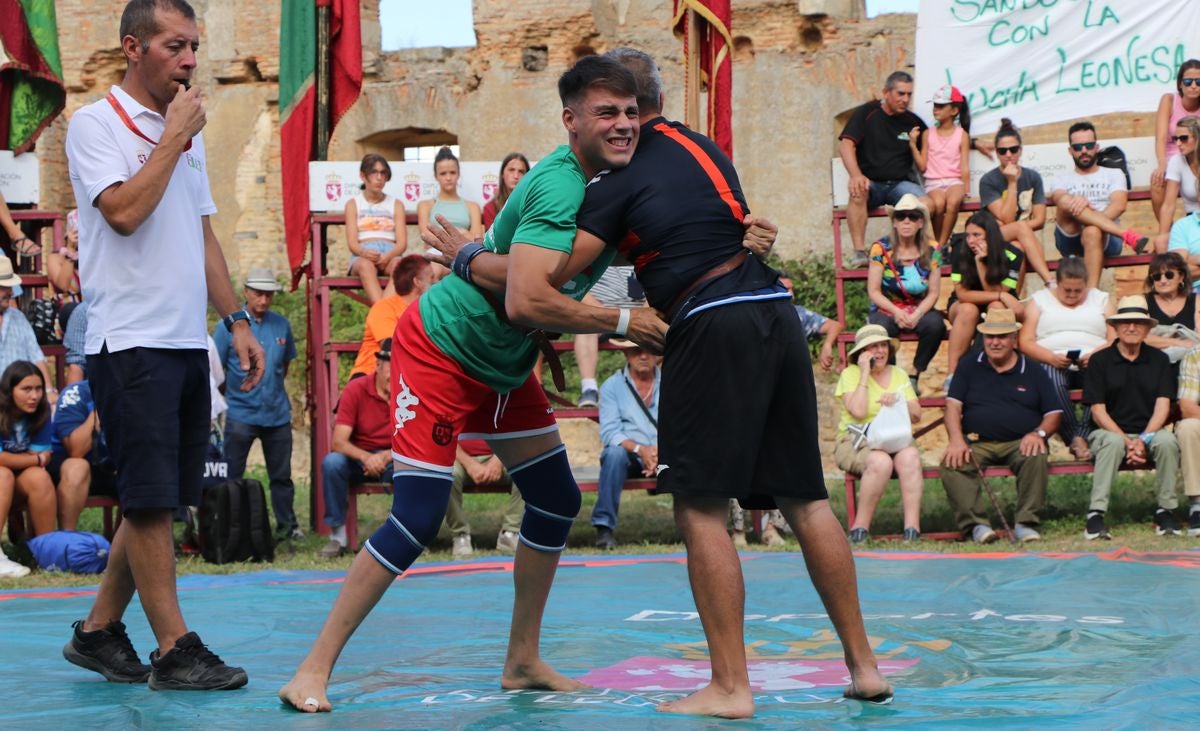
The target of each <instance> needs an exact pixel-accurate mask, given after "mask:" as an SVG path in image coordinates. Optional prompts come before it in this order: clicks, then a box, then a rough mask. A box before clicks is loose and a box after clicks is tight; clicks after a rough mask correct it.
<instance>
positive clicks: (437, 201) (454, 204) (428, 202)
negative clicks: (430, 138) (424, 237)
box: [417, 147, 483, 240]
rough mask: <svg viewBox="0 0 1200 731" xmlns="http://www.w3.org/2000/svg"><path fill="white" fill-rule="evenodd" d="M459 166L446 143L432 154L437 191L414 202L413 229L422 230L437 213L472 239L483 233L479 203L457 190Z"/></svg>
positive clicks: (434, 218) (434, 219)
mask: <svg viewBox="0 0 1200 731" xmlns="http://www.w3.org/2000/svg"><path fill="white" fill-rule="evenodd" d="M460 172H461V168H460V167H459V164H458V158H457V157H455V156H454V153H453V152H451V151H450V148H449V147H442V149H440V150H438V152H437V155H435V156H434V158H433V175H434V177H435V178H437V183H438V193H437V195H436V196H434V197H433V198H427V199H425V200H423V201H421V202H420V203H418V204H417V230H418V231H424V230H425V229H426V228H428V227H429V224H430V222H431V221H436V220H437V217H438V216H441V217H442V218H445V219H446V220H447V221H449V222H450V223H452V224H454V226H455V227H456V228H457V229H458V230H459V231H462V232H463V234H464V235H465V236H466V237H467V238H469V239H471V240H475V239H478V238H480V237H481V236H483V214H482V212H481V211H480V210H479V204H478V203H476V202H475V201H469V200H466V199H464V198H462V197H461V196H460V195H459V194H458V181H459V176H460Z"/></svg>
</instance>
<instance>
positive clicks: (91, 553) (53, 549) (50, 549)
mask: <svg viewBox="0 0 1200 731" xmlns="http://www.w3.org/2000/svg"><path fill="white" fill-rule="evenodd" d="M110 548H111V546H109V543H108V540H107V539H106V538H105V537H104V536H102V535H98V534H96V533H88V532H86V531H78V530H56V531H53V532H51V533H45V534H43V535H40V536H38V537H36V538H32V539H30V541H29V551H30V553H32V554H33V557H34V559H35V560H37V562H38V566H41V567H42V568H43V569H45V570H46V571H72V572H74V573H77V574H98V573H100V572H101V571H103V570H104V567H105V566H107V565H108V551H109V549H110Z"/></svg>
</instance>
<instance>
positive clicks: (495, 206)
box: [480, 152, 529, 231]
mask: <svg viewBox="0 0 1200 731" xmlns="http://www.w3.org/2000/svg"><path fill="white" fill-rule="evenodd" d="M527 172H529V159H528V158H526V157H525V156H524V155H522V154H521V153H519V152H510V153H508V154H507V155H505V156H504V159H503V160H501V161H500V185H499V186H498V187H497V188H496V195H494V196H492V197H491V199H490V200H489V201H488V202H487V203H484V204H483V211H481V213H480V217H481V219H482V222H483V230H484V231H487V230H488V229H489V228H491V227H492V221H495V220H496V216H498V215H500V211H502V210H504V204H505V203H507V202H508V196H510V195H512V192H513V189H514V188H516V187H517V183H519V182H521V178H523V177H525V173H527Z"/></svg>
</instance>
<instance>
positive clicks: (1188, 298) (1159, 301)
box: [1145, 251, 1200, 372]
mask: <svg viewBox="0 0 1200 731" xmlns="http://www.w3.org/2000/svg"><path fill="white" fill-rule="evenodd" d="M1145 291H1146V308H1147V309H1148V310H1149V311H1150V316H1151V317H1153V318H1154V319H1155V320H1157V321H1158V324H1157V325H1155V326H1154V329H1153V330H1151V331H1150V335H1149V336H1148V337H1147V338H1146V345H1149V346H1151V347H1154V348H1158V349H1159V350H1161V351H1163V352H1165V353H1166V354H1167V357H1168V358H1170V359H1171V362H1172V363H1178V362H1179V361H1180V359H1182V358H1183V356H1184V354H1185V353H1187V352H1188V351H1189V350H1191V349H1192V348H1194V347H1195V346H1196V344H1197V343H1200V334H1198V333H1200V331H1197V329H1196V323H1197V322H1198V321H1200V318H1197V316H1196V315H1197V310H1198V309H1200V298H1197V296H1196V293H1195V292H1192V291H1191V288H1190V287H1188V276H1187V263H1186V262H1184V260H1183V257H1181V256H1180V255H1179V253H1178V252H1175V251H1169V252H1167V253H1166V254H1155V255H1154V258H1153V259H1151V260H1150V267H1149V269H1148V270H1147V272H1146V284H1145ZM1176 372H1178V371H1176Z"/></svg>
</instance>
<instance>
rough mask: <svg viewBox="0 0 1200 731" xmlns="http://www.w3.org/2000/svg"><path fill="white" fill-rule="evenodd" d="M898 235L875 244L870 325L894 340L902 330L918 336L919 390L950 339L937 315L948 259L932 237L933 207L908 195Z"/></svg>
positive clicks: (900, 208) (914, 377) (895, 226)
mask: <svg viewBox="0 0 1200 731" xmlns="http://www.w3.org/2000/svg"><path fill="white" fill-rule="evenodd" d="M891 220H892V232H891V234H890V235H889V236H884V237H883V238H882V239H880V240H879V241H876V242H875V243H874V245H872V246H871V256H870V259H871V267H870V269H868V270H867V296H868V297H870V299H871V305H870V311H869V312H868V313H867V322H869V323H871V324H872V325H881V326H883V328H884V329H885V330H887V334H888V337H892V338H895V337H898V336H899V335H900V332H901V331H902V330H907V331H910V332H911V331H915V332H916V333H917V355H916V357H915V358H914V359H913V365H912V370H911V371H909V372H908V377H909V379H910V380H911V381H912V385H913V391H917V392H919V389H918V387H917V381H918V380H919V379H920V377H921V373H922V372H923V371H924V370H925V369H926V368H928V367H929V363H930V361H932V360H933V356H934V355H936V354H937V351H938V348H939V347H941V344H942V339H943V338H944V337H946V322H945V320H943V319H942V313H940V312H938V311H936V310H935V309H934V307H935V306H936V305H937V299H938V291H939V287H940V285H941V281H942V270H941V264H942V257H941V253H940V252H939V251H938V250H937V241H935V240H934V239H933V237H932V235H931V233H930V228H929V209H928V208H926V207H925V204H924V203H922V202H921V201H920V200H919V199H918V198H917V197H916V196H915V195H912V194H905V195H904V196H903V197H902V198H901V199H900V201H899V202H898V203H897V204H896V206H895V208H893V209H892V211H891Z"/></svg>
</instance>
